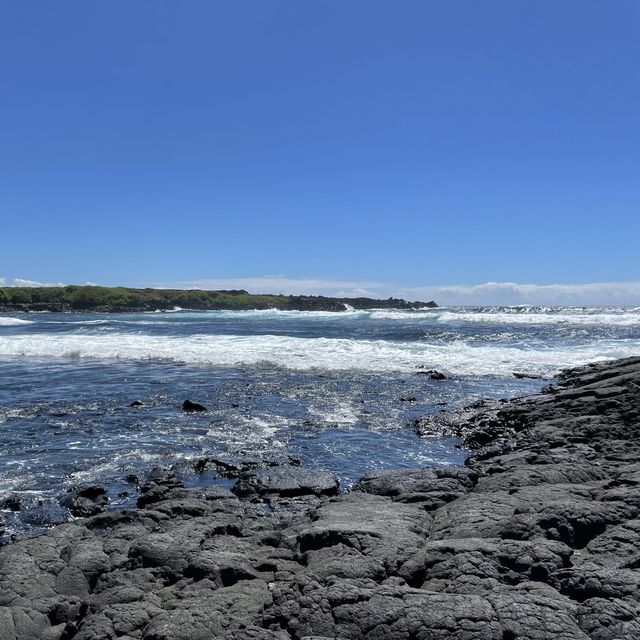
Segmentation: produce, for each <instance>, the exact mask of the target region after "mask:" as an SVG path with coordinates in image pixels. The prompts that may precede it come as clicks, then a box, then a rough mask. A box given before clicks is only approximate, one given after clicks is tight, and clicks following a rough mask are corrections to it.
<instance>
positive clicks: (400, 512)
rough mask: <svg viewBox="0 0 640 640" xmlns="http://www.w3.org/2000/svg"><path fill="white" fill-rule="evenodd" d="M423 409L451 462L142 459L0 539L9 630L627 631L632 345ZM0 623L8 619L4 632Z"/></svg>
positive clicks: (283, 634) (2, 604) (636, 580)
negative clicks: (260, 465) (223, 481)
mask: <svg viewBox="0 0 640 640" xmlns="http://www.w3.org/2000/svg"><path fill="white" fill-rule="evenodd" d="M544 391H545V392H543V393H541V394H538V395H534V396H527V397H524V398H516V399H513V400H503V401H484V402H481V403H477V404H476V405H474V406H473V407H472V408H468V409H465V410H462V411H457V412H449V413H438V414H432V415H430V416H426V417H425V418H422V419H419V420H418V421H417V422H416V424H415V427H416V430H418V432H419V433H421V434H422V435H440V434H442V433H456V434H458V435H460V436H462V437H463V438H464V443H465V444H466V446H467V447H468V448H469V449H471V451H472V455H471V456H470V458H469V459H468V460H467V462H466V464H465V466H464V467H460V468H455V469H446V468H421V469H415V470H408V471H407V470H404V471H383V472H378V473H370V474H368V475H366V476H365V477H364V478H362V479H361V480H360V481H359V482H358V483H357V484H356V486H355V487H354V489H353V490H352V491H351V492H349V493H344V494H340V495H337V485H336V484H335V478H334V477H333V476H332V475H331V474H328V473H326V472H319V471H313V470H309V469H306V468H302V467H297V466H286V465H283V466H276V467H272V468H266V469H258V470H246V471H243V472H241V473H240V474H239V476H240V477H239V478H238V481H237V482H236V485H235V487H234V491H233V492H231V491H227V490H225V489H219V488H211V489H185V488H184V487H182V486H180V483H179V481H177V480H176V478H175V476H173V477H172V475H171V474H170V473H164V474H163V473H161V472H158V473H156V475H155V476H152V477H151V478H149V480H148V482H147V483H146V485H145V486H144V487H143V489H142V494H141V500H142V502H141V508H138V509H125V510H119V511H109V512H105V513H100V514H98V515H95V516H92V517H89V518H87V519H79V520H76V521H74V522H72V523H69V524H64V525H59V526H57V527H55V528H53V529H51V530H50V531H48V532H47V533H45V534H43V535H42V536H39V537H37V538H32V539H27V540H22V541H19V542H14V543H11V544H9V545H7V546H5V547H3V548H1V549H0V629H8V632H7V633H6V637H7V640H14V639H15V640H27V639H29V640H31V639H34V640H35V639H36V638H46V639H47V640H71V639H72V638H73V639H74V640H89V639H93V640H96V639H100V638H105V639H109V640H111V639H113V638H124V639H125V640H131V639H132V638H141V639H146V640H169V639H178V640H180V639H184V640H195V639H200V638H201V639H203V640H204V639H205V638H225V639H226V640H240V638H254V639H256V640H291V639H296V640H298V639H302V638H305V637H308V638H310V637H314V638H326V639H328V638H343V639H345V640H346V639H351V638H353V639H354V640H355V639H357V638H370V639H371V640H373V639H374V638H382V637H385V638H393V639H398V640H401V639H406V640H413V639H414V638H425V639H426V638H429V639H430V638H442V639H443V640H444V639H446V638H454V639H456V640H484V639H486V640H493V639H495V640H509V639H515V638H525V639H527V638H530V639H531V640H539V639H546V638H549V639H551V638H554V639H555V640H558V639H560V640H565V639H566V640H569V639H576V638H577V639H586V638H592V639H594V640H595V639H597V640H621V639H622V640H626V639H629V640H631V639H632V638H638V637H640V622H638V620H639V619H640V520H638V516H639V515H640V497H638V496H639V495H640V493H639V492H638V487H639V485H640V438H638V436H639V435H640V358H628V359H625V360H620V361H615V362H612V363H611V362H610V363H598V364H594V365H587V366H585V367H580V368H577V369H573V370H570V371H568V372H564V373H563V374H562V375H561V376H560V377H559V379H558V383H557V384H555V385H552V386H550V387H548V388H546V389H545V390H544ZM4 637H5V636H3V638H4Z"/></svg>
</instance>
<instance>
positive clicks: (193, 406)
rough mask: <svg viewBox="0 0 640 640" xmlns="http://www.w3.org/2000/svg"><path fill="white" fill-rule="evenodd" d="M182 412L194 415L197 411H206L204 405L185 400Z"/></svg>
mask: <svg viewBox="0 0 640 640" xmlns="http://www.w3.org/2000/svg"><path fill="white" fill-rule="evenodd" d="M182 410H183V411H186V412H187V413H194V412H198V411H206V410H207V408H206V407H205V406H204V405H201V404H199V403H198V402H192V401H191V400H189V399H187V400H185V401H184V402H183V403H182Z"/></svg>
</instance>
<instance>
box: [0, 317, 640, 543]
mask: <svg viewBox="0 0 640 640" xmlns="http://www.w3.org/2000/svg"><path fill="white" fill-rule="evenodd" d="M627 355H640V310H638V309H620V308H609V309H593V308H582V309H570V308H562V309H560V308H544V309H543V308H526V307H514V308H482V309H478V308H476V309H470V308H458V309H435V310H425V311H417V312H416V311H387V310H385V311H373V312H345V313H340V314H335V313H324V312H278V311H249V312H192V311H178V312H175V313H139V314H112V315H108V314H71V313H69V314H54V313H42V314H22V315H18V314H2V315H0V456H1V457H0V499H2V498H3V497H6V496H8V495H16V496H18V497H19V498H20V499H21V501H22V502H23V504H24V505H25V507H26V509H25V510H24V511H22V512H21V513H18V514H14V513H10V512H8V511H7V510H5V511H4V512H3V513H2V517H3V519H4V520H6V521H7V522H8V525H9V526H8V529H7V535H10V534H11V533H15V532H27V533H30V532H34V531H38V530H40V529H41V528H42V527H43V526H46V525H47V524H48V523H49V522H50V521H51V520H52V519H53V520H55V519H65V518H66V517H67V514H66V512H65V511H64V510H62V509H61V508H59V507H58V506H57V505H58V499H59V497H60V495H61V494H62V493H64V492H65V491H66V489H67V488H68V487H70V486H73V485H75V484H79V483H84V482H99V483H102V484H104V485H106V486H107V487H108V488H109V493H110V497H111V499H112V504H114V505H118V504H130V503H131V502H132V501H133V500H135V492H134V491H133V488H132V486H131V485H128V484H127V483H126V482H125V480H124V478H125V476H126V475H127V474H128V473H135V474H138V475H141V476H143V475H144V473H145V472H146V471H148V470H150V469H151V468H152V467H154V466H157V465H159V464H160V465H172V464H177V469H178V472H180V473H181V474H182V475H183V476H184V477H185V479H186V480H187V482H188V483H190V484H196V483H198V482H209V481H211V479H212V476H211V474H207V475H205V476H204V477H199V476H196V475H194V474H193V472H192V462H193V460H195V459H199V458H202V457H205V456H207V455H209V456H211V455H215V456H219V457H220V456H222V457H227V458H229V459H231V460H262V459H282V460H286V459H287V456H295V457H297V458H300V459H301V460H302V462H303V464H305V465H308V466H316V467H323V468H327V469H330V470H331V471H333V472H335V473H336V474H337V475H338V476H339V477H340V479H341V483H342V486H343V487H345V488H346V487H348V486H350V484H352V483H353V482H354V481H355V480H356V479H357V478H358V477H359V476H361V475H362V474H363V473H365V472H366V471H367V470H370V469H379V468H386V467H416V466H420V465H433V464H436V465H458V464H461V463H462V462H463V460H464V457H465V452H464V451H463V450H461V449H460V448H459V443H458V442H457V441H456V440H455V439H452V438H448V439H447V438H443V439H438V440H428V439H420V438H418V437H417V436H416V435H415V433H414V432H413V430H412V429H411V428H410V427H409V426H408V423H409V422H410V420H411V419H413V418H415V417H418V416H420V415H423V414H424V413H427V412H432V411H440V410H442V409H443V408H444V407H445V406H446V407H455V406H461V405H465V404H469V403H470V402H472V401H474V400H476V399H478V398H483V397H503V396H513V395H522V394H526V393H533V392H536V391H538V390H539V389H540V387H541V386H542V384H544V381H542V380H526V379H525V380H517V379H515V378H514V377H513V372H514V371H518V372H527V373H532V374H539V375H543V376H547V377H551V376H553V375H554V374H555V373H556V372H557V371H558V370H559V369H560V368H562V367H566V366H573V365H577V364H582V363H586V362H588V361H593V360H595V359H605V358H611V357H623V356H627ZM422 366H424V367H427V368H433V369H437V370H440V371H443V372H445V373H446V374H447V375H448V376H450V379H448V380H445V381H440V382H439V381H432V380H429V379H427V377H426V376H421V375H418V371H419V369H418V368H417V367H422ZM185 398H191V399H193V400H196V401H198V402H201V403H203V404H204V405H206V406H207V407H208V409H209V411H208V412H207V413H205V414H185V413H183V412H182V411H181V408H180V407H181V404H182V402H183V400H184V399H185ZM402 398H415V401H403V400H402ZM133 400H140V401H142V402H143V403H144V406H143V407H140V408H131V407H129V406H128V405H129V404H130V403H131V402H132V401H133ZM123 491H126V492H129V495H128V496H119V495H118V494H119V493H121V492H123Z"/></svg>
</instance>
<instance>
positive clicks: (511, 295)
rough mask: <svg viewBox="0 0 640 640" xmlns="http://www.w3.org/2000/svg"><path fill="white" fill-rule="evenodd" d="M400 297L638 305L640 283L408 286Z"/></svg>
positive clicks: (453, 302) (452, 301)
mask: <svg viewBox="0 0 640 640" xmlns="http://www.w3.org/2000/svg"><path fill="white" fill-rule="evenodd" d="M398 295H399V296H400V297H416V296H417V297H418V298H425V297H427V298H434V299H436V300H437V301H438V302H439V303H440V304H443V305H496V304H497V305H515V304H533V305H549V306H552V305H569V306H570V305H574V306H584V305H640V282H600V283H590V284H544V285H540V284H518V283H516V282H487V283H485V284H479V285H452V286H439V287H409V288H403V289H400V290H399V291H398Z"/></svg>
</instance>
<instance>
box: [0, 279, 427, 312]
mask: <svg viewBox="0 0 640 640" xmlns="http://www.w3.org/2000/svg"><path fill="white" fill-rule="evenodd" d="M345 305H350V306H351V307H353V308H354V309H379V308H386V309H390V308H393V309H420V308H425V307H435V306H437V305H436V303H435V302H406V301H405V300H399V299H397V298H389V299H387V300H375V299H372V298H329V297H325V296H284V295H255V294H251V293H248V292H247V291H245V290H244V289H238V290H235V289H234V290H228V291H201V290H198V289H191V290H182V289H129V288H125V287H94V286H76V285H72V286H68V287H3V288H0V309H2V310H5V311H74V310H75V311H134V310H135V311H155V310H156V309H160V310H165V309H173V308H174V307H181V308H183V309H202V310H215V309H238V310H241V309H283V310H297V311H307V310H315V311H344V310H345Z"/></svg>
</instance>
